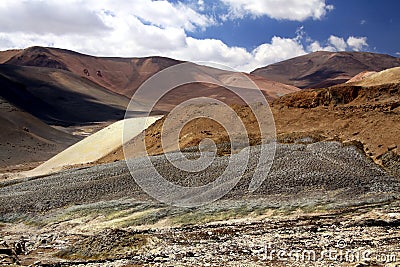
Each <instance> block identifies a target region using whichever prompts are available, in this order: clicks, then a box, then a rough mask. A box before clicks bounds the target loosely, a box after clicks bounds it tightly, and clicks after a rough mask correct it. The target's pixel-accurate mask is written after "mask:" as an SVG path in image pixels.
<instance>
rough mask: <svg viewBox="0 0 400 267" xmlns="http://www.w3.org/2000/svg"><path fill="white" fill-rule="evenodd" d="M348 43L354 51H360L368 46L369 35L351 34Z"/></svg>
mask: <svg viewBox="0 0 400 267" xmlns="http://www.w3.org/2000/svg"><path fill="white" fill-rule="evenodd" d="M347 45H348V46H349V47H350V48H351V49H352V50H354V51H360V50H362V49H363V48H364V47H367V46H368V43H367V37H354V36H350V37H349V38H348V39H347Z"/></svg>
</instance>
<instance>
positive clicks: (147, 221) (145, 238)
mask: <svg viewBox="0 0 400 267" xmlns="http://www.w3.org/2000/svg"><path fill="white" fill-rule="evenodd" d="M311 139H312V138H309V139H299V140H297V141H296V142H295V144H266V145H264V146H272V145H276V155H275V158H274V161H273V164H272V166H271V171H270V173H269V174H268V176H266V177H264V178H265V180H264V182H263V183H262V185H261V186H260V187H259V188H258V189H257V190H256V191H254V192H253V193H250V192H248V185H249V183H250V181H251V178H252V176H253V174H254V169H255V166H257V164H258V163H259V162H262V163H265V162H267V163H268V162H269V160H271V159H270V158H267V159H262V160H261V161H260V158H259V153H260V151H261V150H262V148H263V147H262V146H256V147H252V148H251V152H250V161H249V164H248V165H247V168H246V170H245V173H244V175H243V178H242V179H241V180H240V182H239V183H238V184H237V185H236V186H235V188H234V189H233V190H232V191H231V192H230V193H229V194H227V195H226V196H225V197H223V198H222V199H221V200H218V201H216V202H213V203H210V204H207V205H205V206H200V207H194V208H183V207H172V206H168V205H164V204H161V203H159V202H157V201H155V200H153V199H152V198H150V197H149V196H148V195H147V194H145V193H143V191H142V190H141V189H140V187H139V186H138V185H137V184H136V183H135V181H134V180H133V179H132V178H131V177H130V175H129V170H128V168H127V166H126V163H125V162H123V161H121V162H116V163H110V164H104V165H98V166H93V167H88V168H83V169H73V170H67V171H63V172H60V173H57V174H53V175H50V176H45V177H35V178H24V179H19V180H4V181H2V182H1V184H0V217H1V218H0V219H1V224H0V235H1V238H0V239H1V240H2V241H1V242H2V243H1V245H0V254H1V256H0V262H2V263H3V264H6V263H11V262H17V263H19V264H22V265H30V264H34V263H35V264H36V265H41V266H310V265H312V266H326V265H328V264H333V265H334V266H335V265H336V266H342V265H349V266H368V265H370V266H385V265H384V264H392V265H387V266H395V263H397V264H398V263H399V260H398V259H399V257H400V254H399V253H400V251H399V249H400V248H399V245H398V244H399V238H400V231H399V225H400V223H399V222H400V200H399V188H400V187H399V177H397V176H393V175H391V174H390V173H388V172H387V171H386V170H384V169H382V168H381V167H379V166H378V165H376V164H375V163H374V162H373V161H372V160H370V159H368V158H366V157H365V156H364V154H363V153H361V152H360V151H359V150H358V149H357V148H356V147H354V146H345V145H342V144H340V143H338V142H317V143H313V140H311ZM185 155H186V157H188V158H196V156H197V154H196V152H187V153H186V154H185ZM171 156H172V158H175V159H174V160H175V161H179V159H177V158H176V157H174V154H172V155H171ZM237 156H238V157H240V156H241V154H240V153H239V154H237ZM152 161H153V163H154V165H155V166H157V170H158V171H159V173H161V174H164V175H165V176H166V177H167V178H168V179H169V180H170V181H172V182H174V183H177V184H181V185H201V184H204V183H206V182H209V181H213V180H214V179H215V178H216V177H217V176H218V175H219V174H221V172H223V171H224V169H225V168H226V166H227V161H228V157H226V156H221V157H217V158H215V160H214V162H213V163H212V164H211V165H210V167H209V168H207V169H206V170H205V171H203V172H198V173H191V174H190V173H185V172H182V171H179V170H178V169H176V168H173V167H172V166H171V165H170V164H169V163H168V162H167V161H166V159H165V155H163V156H155V157H152ZM130 163H134V164H133V165H134V166H136V168H135V169H134V172H137V174H140V175H141V177H147V176H149V177H150V176H151V175H152V174H151V172H150V171H149V170H148V169H146V168H143V167H140V166H142V165H141V159H140V158H139V159H133V162H130ZM267 165H268V164H261V166H260V170H261V173H264V174H265V173H266V170H267V168H268V166H267ZM237 167H238V166H237ZM235 173H236V169H233V170H231V172H230V174H231V177H232V179H234V178H235ZM236 175H237V174H236ZM150 178H151V177H150ZM278 250H279V251H284V252H279V253H278ZM331 250H332V251H331ZM296 251H299V252H298V253H299V255H300V256H298V257H296V255H297V254H296V253H297V252H296ZM335 251H336V252H335ZM357 251H358V252H360V253H364V254H365V253H366V255H364V257H361V256H362V255H361V256H360V257H358V256H359V255H358V254H356V252H357ZM335 253H336V254H335ZM346 253H347V258H346ZM360 253H359V254H360ZM303 254H304V255H303ZM310 254H311V255H310ZM314 254H315V259H314ZM334 254H335V255H336V256H335V255H334ZM337 254H339V255H342V256H341V258H340V257H339V258H338V256H337ZM350 254H351V255H350ZM352 255H353V256H354V257H355V258H354V257H353V258H349V257H350V256H352ZM383 259H384V260H383ZM357 264H358V265H357ZM361 264H364V265H361Z"/></svg>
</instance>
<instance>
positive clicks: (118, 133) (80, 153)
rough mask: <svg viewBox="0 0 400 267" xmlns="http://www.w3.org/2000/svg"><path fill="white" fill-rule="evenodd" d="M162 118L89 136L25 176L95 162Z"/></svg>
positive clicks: (129, 122)
mask: <svg viewBox="0 0 400 267" xmlns="http://www.w3.org/2000/svg"><path fill="white" fill-rule="evenodd" d="M159 118H160V117H159V116H158V117H143V118H130V119H125V120H121V121H118V122H115V123H113V124H111V125H110V126H108V127H106V128H104V129H102V130H100V131H98V132H96V133H95V134H93V135H90V136H88V137H87V138H85V139H83V140H82V141H80V142H78V143H76V144H74V145H72V146H71V147H69V148H67V149H66V150H64V151H62V152H61V153H59V154H57V155H56V156H54V157H52V158H51V159H49V160H48V161H46V162H45V163H43V164H41V165H40V166H38V167H37V168H35V169H33V170H31V171H28V172H24V173H23V174H22V175H23V176H37V175H44V174H48V173H51V172H56V171H59V170H61V169H63V168H65V167H68V166H69V167H71V166H73V165H81V164H87V163H91V162H94V161H96V160H98V159H100V158H102V157H104V155H107V154H109V153H111V152H112V151H114V150H115V149H116V148H118V147H121V146H122V142H123V141H122V140H123V134H124V138H128V139H129V138H133V137H135V136H136V135H138V134H139V133H140V132H142V131H143V130H144V129H145V128H146V127H148V126H149V125H150V124H152V123H154V122H155V121H156V120H158V119H159Z"/></svg>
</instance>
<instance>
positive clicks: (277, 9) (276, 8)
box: [221, 0, 334, 21]
mask: <svg viewBox="0 0 400 267" xmlns="http://www.w3.org/2000/svg"><path fill="white" fill-rule="evenodd" d="M221 1H222V2H223V3H224V4H225V5H227V6H228V7H229V11H230V13H229V14H228V17H230V18H243V17H244V16H246V15H250V16H253V17H260V16H268V17H270V18H273V19H286V20H293V21H304V20H306V19H308V18H312V19H321V18H323V17H324V16H325V15H326V14H327V12H329V11H330V10H332V9H333V8H334V7H333V6H332V5H327V4H326V3H325V0H221Z"/></svg>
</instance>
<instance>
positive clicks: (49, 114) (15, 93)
mask: <svg viewBox="0 0 400 267" xmlns="http://www.w3.org/2000/svg"><path fill="white" fill-rule="evenodd" d="M0 77H1V81H2V83H1V86H0V96H1V97H3V98H4V99H6V100H7V101H9V102H10V103H12V104H13V105H15V106H17V107H19V108H20V109H22V110H24V111H26V112H29V113H30V114H32V115H34V116H35V117H37V118H39V119H41V120H43V121H44V122H46V123H48V124H54V125H64V126H69V125H76V124H87V123H92V122H102V121H113V120H114V121H115V120H119V119H122V118H123V116H124V114H125V108H126V106H127V105H128V102H129V99H128V98H126V97H124V96H121V95H119V94H116V93H113V92H110V91H109V90H107V89H105V88H103V87H101V86H99V85H98V84H96V83H94V82H92V81H90V80H87V79H85V78H83V77H80V76H78V75H75V74H73V73H71V72H68V71H64V70H55V69H50V68H43V67H24V66H13V65H7V64H2V65H0Z"/></svg>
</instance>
